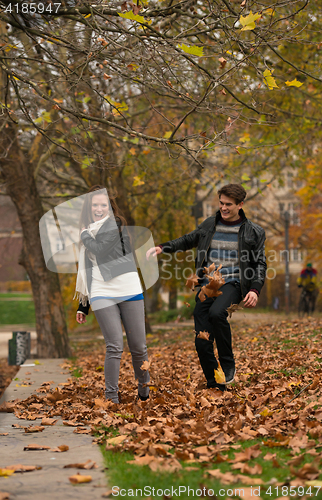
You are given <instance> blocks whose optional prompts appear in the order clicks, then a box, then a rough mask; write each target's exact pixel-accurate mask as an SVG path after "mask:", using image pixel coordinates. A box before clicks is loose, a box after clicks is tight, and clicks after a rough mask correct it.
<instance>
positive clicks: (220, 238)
mask: <svg viewBox="0 0 322 500" xmlns="http://www.w3.org/2000/svg"><path fill="white" fill-rule="evenodd" d="M241 224H242V221H241V220H240V219H238V220H237V221H236V222H235V224H232V223H229V224H227V223H225V222H223V221H219V222H218V224H217V226H216V232H215V234H214V235H213V238H212V241H211V244H210V247H209V250H208V254H207V267H209V266H210V265H211V264H213V263H214V264H215V265H216V267H218V266H219V265H220V264H221V265H222V268H221V270H220V272H221V274H222V276H223V278H224V279H225V282H226V283H228V282H229V281H240V269H239V265H238V231H239V228H240V226H241ZM207 282H208V280H207V279H205V280H203V283H202V284H206V283H207Z"/></svg>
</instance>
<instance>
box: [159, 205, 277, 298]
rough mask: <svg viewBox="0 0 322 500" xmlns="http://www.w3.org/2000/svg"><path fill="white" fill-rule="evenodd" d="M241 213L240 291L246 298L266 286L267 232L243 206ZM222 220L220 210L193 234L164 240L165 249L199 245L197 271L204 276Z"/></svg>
mask: <svg viewBox="0 0 322 500" xmlns="http://www.w3.org/2000/svg"><path fill="white" fill-rule="evenodd" d="M239 215H240V216H241V217H242V224H241V226H240V229H239V232H238V257H239V268H240V281H241V291H242V295H243V297H245V295H247V293H248V292H249V290H250V289H255V290H257V291H258V293H260V291H261V289H262V287H263V285H264V281H265V276H266V268H267V265H266V258H265V245H264V242H265V231H264V229H263V228H262V227H260V226H258V225H257V224H254V223H253V222H251V221H250V220H248V219H247V218H246V216H245V213H244V211H243V210H242V209H241V210H240V211H239ZM219 219H220V211H219V210H218V211H217V212H216V215H214V216H211V217H208V218H207V219H206V220H204V221H203V222H202V223H201V224H200V225H199V226H198V227H197V229H195V230H194V231H192V232H191V233H188V234H185V235H184V236H181V237H180V238H177V239H175V240H172V241H167V242H166V243H162V252H164V253H173V252H176V251H185V250H190V249H191V248H194V247H197V257H196V260H195V265H196V274H197V276H199V277H200V278H201V277H202V275H203V272H204V266H205V265H207V253H208V249H209V247H210V244H211V240H212V238H213V235H214V234H215V232H216V225H217V223H218V221H219Z"/></svg>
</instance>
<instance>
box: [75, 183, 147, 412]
mask: <svg viewBox="0 0 322 500" xmlns="http://www.w3.org/2000/svg"><path fill="white" fill-rule="evenodd" d="M80 222H81V248H80V257H79V266H78V274H77V282H76V296H77V298H78V299H79V301H80V302H79V307H78V311H77V313H76V321H77V322H78V323H80V324H82V323H85V322H86V315H87V314H88V311H89V308H90V307H91V308H92V310H93V312H94V314H95V316H96V319H97V321H98V323H99V325H100V328H101V330H102V333H103V336H104V339H105V343H106V356H105V364H104V372H105V386H106V388H105V395H106V398H107V399H109V400H111V401H113V403H119V398H118V380H119V372H120V361H121V356H122V352H123V332H122V322H123V325H124V329H125V332H126V336H127V342H128V345H129V348H130V351H131V355H132V364H133V368H134V373H135V378H136V379H138V396H139V398H140V399H141V400H143V401H145V400H146V399H148V397H149V387H148V386H147V385H146V384H148V383H149V381H150V377H149V372H148V371H147V370H145V371H144V370H141V366H142V363H143V362H144V361H145V360H147V359H148V355H147V347H146V338H145V321H144V302H143V294H142V287H141V283H140V280H139V276H138V272H137V268H136V265H135V261H134V257H133V254H132V249H131V241H130V237H129V235H128V232H127V228H126V221H125V219H124V217H122V216H121V214H120V211H119V208H118V206H117V204H116V201H115V198H113V197H109V196H108V194H107V191H106V189H105V188H104V187H103V186H94V187H92V188H91V189H90V191H89V193H88V194H87V195H86V198H85V202H84V205H83V208H82V213H81V221H80Z"/></svg>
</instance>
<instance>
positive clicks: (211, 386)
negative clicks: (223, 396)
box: [207, 382, 226, 392]
mask: <svg viewBox="0 0 322 500" xmlns="http://www.w3.org/2000/svg"><path fill="white" fill-rule="evenodd" d="M207 387H208V389H219V390H220V391H221V392H225V390H226V386H225V385H224V384H217V382H212V383H211V384H209V385H208V383H207Z"/></svg>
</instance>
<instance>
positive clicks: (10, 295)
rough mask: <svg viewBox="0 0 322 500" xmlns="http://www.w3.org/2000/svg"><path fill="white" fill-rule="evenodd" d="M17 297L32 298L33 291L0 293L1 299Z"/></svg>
mask: <svg viewBox="0 0 322 500" xmlns="http://www.w3.org/2000/svg"><path fill="white" fill-rule="evenodd" d="M15 298H22V299H31V298H32V294H31V293H19V292H8V293H0V299H15Z"/></svg>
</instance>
